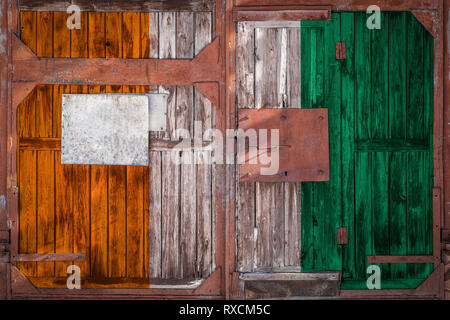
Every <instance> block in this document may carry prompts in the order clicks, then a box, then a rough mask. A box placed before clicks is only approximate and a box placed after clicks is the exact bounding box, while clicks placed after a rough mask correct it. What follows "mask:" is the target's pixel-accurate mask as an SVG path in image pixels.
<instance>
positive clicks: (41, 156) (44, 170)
mask: <svg viewBox="0 0 450 320" xmlns="http://www.w3.org/2000/svg"><path fill="white" fill-rule="evenodd" d="M36 21H37V24H36V25H37V40H36V53H37V55H38V56H42V57H53V14H52V13H49V12H38V13H37V18H36ZM52 95H53V87H52V86H50V85H41V86H38V87H37V98H36V114H37V117H36V123H37V134H38V136H39V137H51V136H52V135H53V96H52ZM54 170H55V168H54V152H53V151H39V152H38V153H37V245H38V250H37V252H38V253H51V252H55V243H54V240H55V198H54V190H55V185H54ZM54 266H55V264H54V263H53V262H45V263H39V264H38V265H37V275H38V276H54Z"/></svg>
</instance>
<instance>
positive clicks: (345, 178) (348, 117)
mask: <svg viewBox="0 0 450 320" xmlns="http://www.w3.org/2000/svg"><path fill="white" fill-rule="evenodd" d="M354 24H355V19H354V13H353V12H344V13H341V41H343V42H345V43H346V50H347V52H346V54H347V59H345V60H343V61H342V69H341V70H342V116H341V119H342V128H341V134H342V213H343V226H344V227H346V228H347V238H348V241H347V244H346V245H345V246H343V248H342V261H343V266H342V267H343V270H342V273H343V278H344V279H345V278H354V277H355V245H356V243H355V240H354V239H355V228H354V221H355V188H354V179H355V178H354V177H355V167H354V163H355V160H354V159H355V158H354V152H353V148H354V146H353V141H354V134H355V119H354V116H355V112H354V108H355V91H354V86H355V78H354V75H355V65H354V56H355V49H354V48H355V47H354V30H355V25H354Z"/></svg>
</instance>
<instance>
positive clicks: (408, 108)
mask: <svg viewBox="0 0 450 320" xmlns="http://www.w3.org/2000/svg"><path fill="white" fill-rule="evenodd" d="M367 17H368V16H367V15H366V14H365V13H364V12H357V13H352V12H348V13H344V12H342V13H334V14H333V20H332V21H331V22H303V23H302V43H303V45H304V46H303V47H302V84H301V85H302V107H308V101H309V102H310V103H309V105H310V107H327V108H328V109H329V133H330V181H328V182H325V183H302V271H323V270H342V272H343V284H342V288H357V289H367V287H366V279H367V273H366V270H367V266H368V263H367V256H368V255H429V254H431V252H432V226H431V221H432V204H431V198H432V183H433V165H432V164H433V159H432V154H433V150H432V145H433V144H432V130H433V125H432V118H433V117H432V115H433V101H432V96H433V59H432V57H433V38H432V36H431V35H430V34H429V33H428V32H427V31H426V30H425V29H424V28H423V26H422V25H421V24H420V23H419V22H418V21H417V20H416V19H415V18H414V16H413V15H412V14H410V13H406V12H397V13H394V12H389V13H383V14H382V20H381V29H380V30H377V29H374V30H369V29H368V28H367V27H366V21H367ZM306 25H308V26H310V28H306ZM308 41H309V45H306V43H307V42H308ZM335 42H345V43H346V59H344V60H336V58H335V57H334V53H335V50H334V43H335ZM305 47H306V49H305ZM321 48H324V49H321ZM304 49H305V50H307V52H306V53H308V52H310V54H309V56H308V55H307V54H306V53H305V52H304V51H303V50H304ZM322 50H324V51H323V52H324V53H322ZM308 57H309V58H308ZM308 68H309V69H308ZM308 70H311V71H308ZM339 227H346V228H347V235H348V243H347V244H345V245H338V244H337V243H336V230H337V228H339ZM380 267H381V272H382V274H381V277H382V288H414V287H416V286H417V285H418V284H420V282H421V281H423V280H424V279H425V278H426V277H427V276H428V275H429V273H430V272H431V271H432V268H433V266H432V265H430V264H409V265H407V264H390V265H389V264H382V265H380Z"/></svg>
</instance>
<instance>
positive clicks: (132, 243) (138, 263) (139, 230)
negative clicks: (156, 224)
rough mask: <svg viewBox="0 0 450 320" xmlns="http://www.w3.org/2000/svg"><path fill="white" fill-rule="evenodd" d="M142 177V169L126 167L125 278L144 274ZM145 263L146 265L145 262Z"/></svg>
mask: <svg viewBox="0 0 450 320" xmlns="http://www.w3.org/2000/svg"><path fill="white" fill-rule="evenodd" d="M144 179H148V176H144V168H143V167H133V168H131V167H127V235H126V239H127V259H126V261H127V276H128V277H130V278H140V277H143V273H144V266H143V264H144V224H143V223H144ZM145 263H148V262H147V261H145Z"/></svg>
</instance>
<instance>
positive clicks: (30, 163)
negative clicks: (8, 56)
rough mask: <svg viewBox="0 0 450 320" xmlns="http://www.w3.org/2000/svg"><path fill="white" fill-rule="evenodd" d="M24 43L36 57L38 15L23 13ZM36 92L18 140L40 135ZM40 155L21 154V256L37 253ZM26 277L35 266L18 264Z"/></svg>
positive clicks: (21, 116)
mask: <svg viewBox="0 0 450 320" xmlns="http://www.w3.org/2000/svg"><path fill="white" fill-rule="evenodd" d="M20 19H21V39H22V41H23V42H24V43H25V44H26V45H27V46H28V47H29V48H30V49H31V50H32V51H33V52H35V53H36V30H37V29H36V13H35V12H27V13H25V12H22V13H21V14H20ZM35 104H36V90H34V91H33V92H32V93H31V94H30V95H29V96H28V97H27V98H26V99H25V100H24V101H23V102H22V103H21V104H20V105H19V106H18V127H17V129H18V136H19V137H31V136H35V135H36V113H35V110H36V107H35ZM36 159H37V158H36V152H34V151H20V152H19V165H18V169H19V190H20V193H19V208H20V217H19V219H20V221H19V252H36V250H37V243H36V230H37V229H36V205H37V204H36ZM17 267H18V268H19V269H20V270H21V272H23V273H24V274H25V275H35V274H36V264H35V263H18V264H17Z"/></svg>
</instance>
